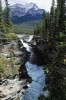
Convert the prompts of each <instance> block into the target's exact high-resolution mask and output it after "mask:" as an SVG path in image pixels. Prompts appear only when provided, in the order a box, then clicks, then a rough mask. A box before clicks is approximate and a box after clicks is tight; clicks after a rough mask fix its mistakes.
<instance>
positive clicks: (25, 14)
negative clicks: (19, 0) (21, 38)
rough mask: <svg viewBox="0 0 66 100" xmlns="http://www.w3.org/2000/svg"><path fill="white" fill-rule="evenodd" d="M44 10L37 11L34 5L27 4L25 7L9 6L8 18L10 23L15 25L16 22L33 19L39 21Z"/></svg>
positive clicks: (20, 5) (18, 5)
mask: <svg viewBox="0 0 66 100" xmlns="http://www.w3.org/2000/svg"><path fill="white" fill-rule="evenodd" d="M43 12H44V9H39V7H38V6H37V5H36V4H35V3H28V4H25V5H22V4H15V5H13V6H10V17H11V20H12V22H14V23H17V21H20V22H19V23H21V22H22V21H25V20H26V21H27V20H33V19H40V18H41V17H42V14H43Z"/></svg>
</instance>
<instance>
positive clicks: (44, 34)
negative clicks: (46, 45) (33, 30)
mask: <svg viewBox="0 0 66 100" xmlns="http://www.w3.org/2000/svg"><path fill="white" fill-rule="evenodd" d="M42 37H43V39H44V41H45V42H47V41H48V38H49V13H45V15H44V19H43V25H42Z"/></svg>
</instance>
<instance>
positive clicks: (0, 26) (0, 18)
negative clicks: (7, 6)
mask: <svg viewBox="0 0 66 100" xmlns="http://www.w3.org/2000/svg"><path fill="white" fill-rule="evenodd" d="M0 32H4V22H3V14H2V3H1V0H0Z"/></svg>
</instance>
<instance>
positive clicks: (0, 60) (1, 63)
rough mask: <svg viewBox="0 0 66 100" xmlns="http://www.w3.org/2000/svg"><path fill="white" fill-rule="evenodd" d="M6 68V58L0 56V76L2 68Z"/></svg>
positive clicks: (2, 71)
mask: <svg viewBox="0 0 66 100" xmlns="http://www.w3.org/2000/svg"><path fill="white" fill-rule="evenodd" d="M5 68H6V60H5V59H4V58H2V57H0V76H1V74H2V73H4V69H5Z"/></svg>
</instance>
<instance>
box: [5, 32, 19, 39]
mask: <svg viewBox="0 0 66 100" xmlns="http://www.w3.org/2000/svg"><path fill="white" fill-rule="evenodd" d="M5 37H6V39H7V40H9V41H11V40H17V39H18V36H17V35H16V34H15V33H8V34H5Z"/></svg>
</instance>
